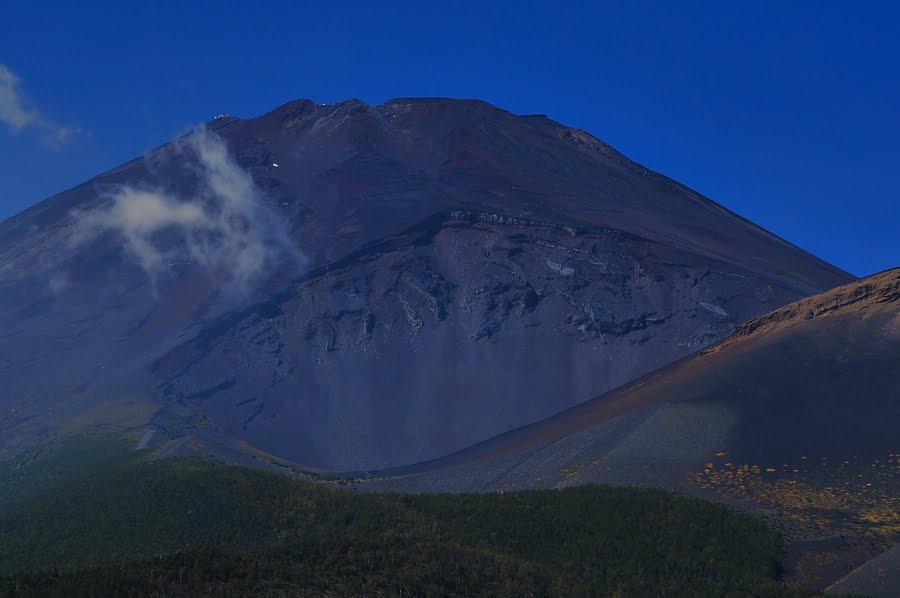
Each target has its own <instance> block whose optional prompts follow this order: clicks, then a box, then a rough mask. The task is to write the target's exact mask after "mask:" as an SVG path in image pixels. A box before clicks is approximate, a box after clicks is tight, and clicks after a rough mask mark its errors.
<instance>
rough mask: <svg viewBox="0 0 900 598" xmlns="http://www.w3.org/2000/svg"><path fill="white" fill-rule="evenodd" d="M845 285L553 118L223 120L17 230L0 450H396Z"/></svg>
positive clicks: (372, 113) (360, 109)
mask: <svg viewBox="0 0 900 598" xmlns="http://www.w3.org/2000/svg"><path fill="white" fill-rule="evenodd" d="M850 280H852V277H851V276H850V275H848V274H846V273H845V272H842V271H841V270H839V269H837V268H835V267H833V266H830V265H829V264H827V263H825V262H823V261H821V260H819V259H817V258H815V257H813V256H811V255H809V254H808V253H806V252H804V251H802V250H800V249H798V248H797V247H795V246H793V245H791V244H790V243H787V242H786V241H784V240H782V239H780V238H778V237H776V236H775V235H773V234H771V233H769V232H767V231H765V230H763V229H761V228H760V227H758V226H756V225H754V224H753V223H751V222H748V221H747V220H745V219H743V218H741V217H740V216H738V215H736V214H734V213H732V212H730V211H728V210H726V209H725V208H723V207H722V206H720V205H718V204H716V203H714V202H713V201H710V200H709V199H707V198H705V197H703V196H701V195H699V194H698V193H696V192H694V191H692V190H690V189H688V188H686V187H684V186H683V185H680V184H679V183H677V182H675V181H672V180H670V179H668V178H666V177H664V176H662V175H660V174H657V173H654V172H651V171H649V170H647V169H646V168H644V167H642V166H640V165H639V164H636V163H634V162H632V161H631V160H629V159H627V158H626V157H624V156H623V155H622V154H620V153H618V152H617V151H615V150H614V149H613V148H611V147H610V146H609V145H607V144H605V143H603V142H602V141H600V140H598V139H596V138H595V137H593V136H592V135H590V134H588V133H586V132H584V131H581V130H578V129H572V128H569V127H566V126H564V125H561V124H559V123H557V122H555V121H553V120H551V119H549V118H548V117H546V116H543V115H528V116H517V115H514V114H511V113H509V112H507V111H505V110H502V109H499V108H496V107H494V106H491V105H490V104H487V103H485V102H481V101H474V100H449V99H396V100H391V101H388V102H386V103H384V104H382V105H378V106H369V105H366V104H364V103H363V102H360V101H358V100H350V101H346V102H342V103H338V104H329V105H319V104H315V103H314V102H311V101H308V100H299V101H294V102H290V103H288V104H286V105H284V106H281V107H280V108H278V109H276V110H274V111H272V112H270V113H269V114H266V115H264V116H261V117H259V118H253V119H247V120H241V119H238V118H234V117H231V116H227V115H222V116H220V117H217V118H216V119H214V120H213V121H211V122H210V123H209V124H208V125H207V126H206V127H205V128H204V129H203V130H201V131H198V132H194V133H191V134H189V135H186V136H185V137H183V138H180V139H177V140H175V141H173V142H172V143H170V144H167V145H166V146H163V147H161V148H158V149H157V150H154V151H153V152H150V153H149V154H147V155H146V156H144V157H142V158H139V159H136V160H133V161H131V162H129V163H127V164H124V165H123V166H120V167H119V168H116V169H114V170H112V171H110V172H108V173H105V174H103V175H101V176H98V177H97V178H95V179H92V180H90V181H88V182H86V183H84V184H82V185H80V186H78V187H75V188H73V189H71V190H69V191H66V192H64V193H62V194H60V195H57V196H55V197H52V198H50V199H48V200H46V201H44V202H42V203H40V204H38V205H36V206H35V207H33V208H31V209H29V210H26V211H25V212H23V213H21V214H19V215H18V216H15V217H13V218H11V219H9V220H7V221H5V222H3V223H0V384H2V386H3V388H4V394H3V397H2V398H0V402H2V407H3V409H2V415H0V435H2V438H3V442H2V443H0V446H3V447H4V450H3V451H2V452H3V453H4V454H10V453H15V452H16V451H19V450H21V449H22V448H23V447H26V446H29V445H30V444H34V443H35V442H38V441H40V440H41V439H45V438H48V437H51V436H54V435H58V434H64V433H70V432H74V431H78V430H84V429H90V428H92V427H96V426H98V425H115V426H124V427H140V426H143V428H142V429H144V430H146V431H147V434H148V437H149V436H155V438H156V439H157V440H158V441H162V440H165V439H168V440H169V441H171V442H173V443H176V444H177V443H180V444H182V445H183V444H185V443H189V442H190V441H191V440H194V441H195V443H196V442H198V441H199V439H204V440H203V441H204V442H212V443H213V444H215V442H219V441H221V442H222V443H224V444H228V445H229V446H232V447H244V448H246V447H247V446H251V447H254V448H255V449H256V450H260V451H264V452H266V453H269V454H271V455H275V456H277V457H280V458H284V459H287V460H289V461H292V462H295V463H300V464H303V465H307V466H312V467H318V468H326V469H373V468H383V467H391V466H400V465H405V464H409V463H414V462H418V461H423V460H426V459H431V458H435V457H440V456H442V455H446V454H448V453H451V452H453V451H456V450H459V449H462V448H463V447H465V446H468V445H471V444H473V443H476V442H479V441H482V440H485V439H487V438H490V437H492V436H495V435H497V434H500V433H503V432H506V431H508V430H511V429H513V428H517V427H519V426H523V425H526V424H529V423H532V422H534V421H537V420H540V419H543V418H546V417H548V416H550V415H552V414H554V413H558V412H560V411H563V410H565V409H566V408H569V407H572V406H574V405H577V404H579V403H581V402H583V401H585V400H587V399H590V398H591V397H594V396H597V395H598V394H601V393H604V392H606V391H609V390H612V389H614V388H616V387H619V386H621V385H623V384H626V383H628V382H630V381H632V380H634V379H636V378H638V377H640V376H642V375H644V374H647V373H649V372H652V371H654V370H656V369H658V368H660V367H662V366H665V365H667V364H669V363H672V362H674V361H676V360H678V359H680V358H683V357H685V356H686V355H688V354H690V353H692V352H694V351H697V350H699V349H701V348H703V347H705V346H707V345H709V344H710V343H712V342H714V341H717V340H719V339H722V338H724V337H726V336H727V335H729V334H731V333H732V332H734V331H735V329H736V327H739V326H740V325H741V324H742V323H743V322H745V321H747V320H748V319H751V318H753V317H756V316H759V315H761V314H764V313H767V312H770V311H772V310H773V309H776V308H778V307H780V306H782V305H785V304H787V303H789V302H791V301H795V300H797V299H800V298H802V297H806V296H809V295H812V294H815V293H818V292H821V291H824V290H827V289H830V288H833V287H835V286H836V285H840V284H843V283H846V282H848V281H850ZM723 417H725V416H724V415H723ZM723 425H724V424H723ZM775 429H777V428H773V430H775ZM767 433H769V432H767ZM771 433H772V434H774V432H771ZM210 439H218V440H215V441H213V440H210ZM224 444H223V446H224ZM704 446H705V445H704ZM741 446H745V445H741ZM747 446H749V445H747ZM244 448H241V449H240V450H244ZM210 450H213V449H210ZM215 450H218V449H215ZM215 450H213V452H215ZM748 450H749V449H748Z"/></svg>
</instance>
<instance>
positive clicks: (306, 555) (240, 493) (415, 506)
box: [0, 439, 817, 596]
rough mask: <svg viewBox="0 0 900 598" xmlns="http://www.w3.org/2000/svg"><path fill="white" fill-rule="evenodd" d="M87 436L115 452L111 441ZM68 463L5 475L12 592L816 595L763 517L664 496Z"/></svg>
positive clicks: (170, 464)
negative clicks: (430, 490) (364, 487)
mask: <svg viewBox="0 0 900 598" xmlns="http://www.w3.org/2000/svg"><path fill="white" fill-rule="evenodd" d="M83 442H88V443H91V442H95V443H100V444H98V445H97V446H100V447H101V448H100V449H97V450H98V451H99V452H101V453H102V454H104V455H107V456H108V454H109V452H108V450H107V449H108V448H109V447H107V449H103V448H102V446H103V445H102V443H103V442H104V440H103V439H94V440H86V441H83ZM95 448H96V447H95ZM119 448H120V447H119ZM60 450H65V447H62V448H61V449H60ZM79 451H80V452H79V454H82V455H83V454H86V453H88V454H89V453H90V451H89V450H86V449H84V447H81V448H80V449H79ZM54 458H56V459H64V457H62V456H56V457H54V456H53V455H50V456H47V457H45V458H44V459H42V460H41V459H39V460H37V461H35V463H33V464H31V465H30V466H26V467H23V468H19V469H18V470H17V473H16V474H15V476H13V477H12V478H11V477H9V475H6V477H4V475H0V481H2V482H3V483H9V482H10V480H16V481H18V482H19V483H21V484H23V487H28V488H29V492H28V493H27V498H25V497H24V495H21V494H20V498H19V499H17V500H12V501H9V502H6V503H5V504H4V505H3V508H2V512H0V576H2V579H0V592H3V593H6V594H14V595H22V596H27V595H41V596H44V595H49V596H54V595H55V596H81V595H85V596H90V595H94V596H107V595H134V596H138V595H141V596H145V595H160V596H163V595H165V596H194V595H210V594H212V595H247V594H253V595H263V596H266V595H269V596H281V595H292V596H293V595H310V596H312V595H316V596H348V595H363V596H381V595H385V596H387V595H401V594H402V595H409V596H444V595H461V596H529V595H530V596H596V595H611V596H616V595H619V596H644V595H650V596H657V595H663V596H672V595H677V596H709V595H716V596H811V595H817V593H816V592H813V591H806V590H801V589H797V588H792V587H789V586H787V585H785V584H782V583H780V582H778V581H777V576H778V573H779V568H778V559H779V539H778V537H777V535H776V533H775V532H774V531H772V530H771V529H770V528H768V527H767V526H766V525H764V524H763V523H762V522H760V521H759V520H757V519H755V518H753V517H750V516H747V515H744V514H740V513H736V512H733V511H731V510H728V509H725V508H723V507H720V506H717V505H713V504H711V503H707V502H704V501H700V500H695V499H688V498H684V497H680V496H676V495H673V494H670V493H667V492H662V491H654V490H637V489H624V488H609V487H599V486H586V487H580V488H570V489H565V490H560V491H531V492H522V493H507V494H486V495H398V494H356V493H353V492H349V491H340V490H335V489H333V488H330V487H325V486H322V485H318V484H314V483H311V482H306V481H297V480H291V479H289V478H287V477H284V476H277V475H272V474H267V473H263V472H259V471H255V470H249V469H243V468H236V467H227V466H224V465H218V464H214V463H211V462H206V461H201V460H166V461H161V462H156V463H145V462H143V461H142V460H140V459H136V458H135V455H134V454H133V453H132V454H123V457H122V458H121V459H120V460H118V461H116V460H110V459H109V458H106V459H105V460H104V461H103V464H102V466H100V467H89V466H86V465H85V466H83V469H82V471H83V474H82V475H80V476H73V475H72V474H71V472H69V473H68V474H67V475H66V476H65V478H64V482H60V481H59V480H60V476H59V475H48V473H47V472H48V471H50V472H53V471H56V470H58V468H55V466H54V465H53V463H54V461H53V459H54ZM34 472H37V473H34ZM8 473H9V472H7V474H8ZM32 473H34V475H37V476H38V477H40V478H43V479H49V480H50V483H46V484H44V487H45V490H43V491H42V490H40V488H41V487H42V486H41V484H40V483H37V482H34V481H33V480H29V476H31V475H32ZM14 494H15V492H10V493H7V494H5V495H6V496H12V495H14Z"/></svg>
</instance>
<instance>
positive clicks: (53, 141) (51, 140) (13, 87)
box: [0, 64, 81, 148]
mask: <svg viewBox="0 0 900 598" xmlns="http://www.w3.org/2000/svg"><path fill="white" fill-rule="evenodd" d="M21 83H22V80H21V79H19V77H18V76H17V75H16V74H15V73H14V72H12V70H11V69H10V68H9V67H7V66H6V65H3V64H0V122H3V123H5V124H6V126H7V127H9V129H10V130H11V131H12V132H13V134H17V133H19V132H21V131H22V130H23V129H25V128H28V127H34V128H37V129H41V130H43V131H44V133H45V134H44V135H43V137H42V141H43V143H44V144H45V145H48V146H50V147H54V148H56V147H59V146H61V145H62V144H64V143H65V142H66V141H68V140H69V138H70V137H71V136H72V135H74V134H76V133H79V132H80V131H81V129H79V128H77V127H63V126H60V125H57V124H55V123H53V122H52V121H50V120H48V119H47V118H46V117H44V115H43V114H41V112H40V111H39V110H38V109H37V108H35V107H34V106H31V105H29V102H28V100H27V98H26V97H25V94H24V93H23V92H22V88H21Z"/></svg>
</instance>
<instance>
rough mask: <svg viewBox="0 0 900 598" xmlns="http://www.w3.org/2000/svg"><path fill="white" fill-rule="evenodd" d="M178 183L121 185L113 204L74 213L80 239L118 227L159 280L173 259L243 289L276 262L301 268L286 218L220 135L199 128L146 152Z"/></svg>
mask: <svg viewBox="0 0 900 598" xmlns="http://www.w3.org/2000/svg"><path fill="white" fill-rule="evenodd" d="M146 160H147V163H148V164H149V165H151V167H154V166H153V165H154V164H155V165H156V166H155V167H156V168H159V169H160V170H161V171H162V172H163V173H164V175H165V178H166V179H168V180H169V181H171V180H172V179H173V177H174V178H176V179H177V178H179V175H177V174H176V173H177V172H182V173H189V174H190V175H191V176H190V179H192V180H191V181H190V182H187V180H186V179H182V183H181V184H179V185H176V186H175V187H174V188H173V187H171V186H170V187H167V188H163V187H158V186H152V185H144V186H135V185H126V186H119V187H116V188H114V189H113V190H111V191H110V192H108V193H106V198H107V201H108V203H107V204H106V206H105V207H103V208H100V209H97V210H94V211H92V212H83V213H80V214H76V217H77V218H78V221H79V226H78V229H77V231H78V232H77V234H76V237H75V242H76V243H82V242H84V241H86V240H88V239H91V238H95V237H96V236H97V235H99V234H102V233H104V232H113V233H115V234H117V235H118V236H119V237H120V238H121V240H122V242H123V247H124V249H125V250H126V251H127V253H128V254H129V255H130V256H131V257H132V258H134V259H135V261H136V262H137V263H138V264H139V265H140V266H141V268H143V269H144V271H145V272H146V273H147V274H148V275H149V276H150V277H151V278H152V279H154V280H156V279H157V277H158V276H160V275H162V274H164V272H165V271H166V270H167V268H169V267H170V265H171V264H172V263H182V264H183V263H185V262H186V261H189V262H190V264H191V266H192V267H196V268H201V269H203V270H205V271H206V272H208V273H210V274H211V275H213V276H215V277H216V278H217V279H220V280H222V281H223V282H222V287H223V288H224V289H225V290H227V291H229V292H231V293H233V294H235V293H236V294H238V295H246V294H248V293H249V292H250V291H251V290H252V289H253V287H254V286H255V285H256V284H257V283H259V282H261V281H262V280H264V279H265V277H266V276H268V275H271V274H272V273H273V272H274V271H275V270H276V269H277V268H279V267H284V266H289V267H293V268H299V267H300V266H301V265H303V263H304V261H305V259H304V257H303V256H302V254H301V253H300V251H299V250H298V249H297V247H296V245H295V244H294V242H293V240H292V239H291V237H290V235H289V232H288V228H287V226H286V224H285V222H284V220H283V219H281V218H280V217H278V215H277V214H275V213H274V212H273V211H272V210H271V208H269V206H268V205H267V203H266V202H265V198H264V196H263V194H262V192H261V191H260V190H259V189H258V188H257V187H256V185H255V184H254V183H253V179H252V178H251V177H250V175H249V174H248V173H247V172H246V171H244V170H242V169H241V168H240V167H239V166H238V165H237V163H236V162H235V161H234V160H233V158H232V157H231V155H230V154H229V153H228V149H227V147H226V146H225V143H224V142H223V141H222V139H221V137H219V136H218V135H216V134H215V133H211V132H209V131H208V130H206V129H204V128H201V129H197V130H195V131H193V132H192V133H190V134H188V135H187V136H185V137H183V138H181V139H179V140H177V141H175V142H173V143H172V144H169V145H168V146H164V147H163V148H162V149H161V150H158V151H157V152H156V153H155V154H154V155H150V156H148V157H147V158H146Z"/></svg>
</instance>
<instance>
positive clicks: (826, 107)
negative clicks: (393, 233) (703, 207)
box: [0, 0, 900, 275]
mask: <svg viewBox="0 0 900 598" xmlns="http://www.w3.org/2000/svg"><path fill="white" fill-rule="evenodd" d="M76 4H77V3H72V2H66V3H62V2H59V3H55V2H17V3H6V5H5V6H4V7H3V9H2V16H3V18H2V24H0V65H5V67H6V70H5V71H4V70H3V69H2V67H0V219H3V218H7V217H9V216H11V215H13V214H14V213H16V212H18V211H21V210H22V209H24V208H26V207H28V206H29V205H32V204H33V203H35V202H37V201H39V200H41V199H43V198H45V197H48V196H50V195H52V194H54V193H56V192H59V191H62V190H64V189H66V188H68V187H70V186H72V185H74V184H77V183H79V182H81V181H83V180H85V179H87V178H90V177H91V176H93V175H95V174H98V173H99V172H101V171H104V170H107V169H109V168H111V167H113V166H115V165H117V164H120V163H122V162H124V161H126V160H128V159H130V158H132V157H134V156H136V155H139V154H141V153H142V152H144V151H146V150H148V149H150V148H152V147H154V146H156V145H159V144H161V143H163V142H165V141H166V140H168V139H170V138H171V137H172V136H174V135H176V134H178V133H180V132H183V131H184V130H185V129H186V128H187V127H189V126H190V125H192V124H196V123H199V122H202V121H206V120H209V119H210V118H211V117H213V116H215V115H216V114H218V113H220V112H228V113H231V114H234V115H236V116H241V117H251V116H255V115H258V114H261V113H264V112H267V111H269V110H270V109H272V108H274V107H275V106H277V105H279V104H282V103H284V102H286V101H288V100H291V99H295V98H298V97H308V98H311V99H314V100H315V101H317V102H332V101H338V100H343V99H347V98H350V97H357V98H360V99H362V100H364V101H366V102H369V103H380V102H382V101H384V100H386V99H388V98H391V97H398V96H451V97H474V98H482V99H485V100H487V101H489V102H492V103H494V104H497V105H499V106H501V107H503V108H506V109H509V110H511V111H513V112H517V113H535V112H539V113H546V114H549V115H550V116H551V117H552V118H554V119H556V120H558V121H560V122H563V123H565V124H567V125H570V126H577V127H580V128H584V129H587V130H589V131H590V132H592V133H593V134H595V135H596V136H598V137H600V138H601V139H603V140H605V141H607V142H608V143H610V144H612V145H613V146H615V147H616V148H618V149H619V150H620V151H622V152H624V153H625V154H627V155H628V156H629V157H631V158H633V159H635V160H637V161H638V162H641V163H642V164H644V165H646V166H648V167H649V168H652V169H654V170H658V171H660V172H662V173H664V174H666V175H668V176H671V177H673V178H675V179H678V180H679V181H682V182H683V183H685V184H687V185H689V186H691V187H693V188H694V189H696V190H698V191H700V192H701V193H704V194H705V195H707V196H709V197H711V198H712V199H714V200H716V201H718V202H720V203H722V204H724V205H726V206H727V207H729V208H731V209H732V210H735V211H737V212H738V213H740V214H742V215H744V216H746V217H747V218H750V219H751V220H754V221H756V222H757V223H759V224H761V225H763V226H765V227H766V228H768V229H770V230H772V231H773V232H775V233H777V234H779V235H781V236H783V237H785V238H786V239H788V240H790V241H792V242H794V243H796V244H797V245H800V246H801V247H803V248H805V249H807V250H809V251H811V252H813V253H815V254H817V255H819V256H821V257H822V258H824V259H826V260H828V261H830V262H832V263H834V264H836V265H838V266H840V267H842V268H844V269H846V270H848V271H850V272H852V273H854V274H857V275H865V274H869V273H872V272H875V271H878V270H882V269H885V268H888V267H892V266H897V265H900V196H898V195H900V194H898V191H897V177H898V174H900V35H898V33H897V32H898V31H900V2H897V1H889V2H859V3H850V2H826V1H817V2H791V3H785V2H745V3H741V2H718V1H711V2H686V1H679V2H661V1H660V2H617V3H615V4H613V3H604V2H583V3H574V2H572V3H569V2H547V3H530V2H521V1H518V2H493V3H490V7H487V8H486V7H484V6H482V5H481V4H482V3H479V2H471V3H469V2H459V1H455V2H446V3H437V2H421V1H420V2H414V3H400V2H385V3H375V2H350V1H346V0H345V1H342V2H315V3H304V2H285V3H281V2H258V3H244V4H238V3H229V2H215V3H212V2H209V3H200V2H196V3H195V2H184V1H180V2H171V3H167V2H153V3H150V2H147V3H140V4H142V5H143V7H140V8H135V7H126V6H124V5H126V4H129V5H130V4H135V5H136V4H138V3H122V2H109V3H102V2H94V3H91V4H92V5H93V6H92V7H89V8H84V7H80V6H76ZM622 5H627V6H622ZM151 7H152V8H151ZM22 102H27V104H25V103H22ZM4 121H5V122H4ZM74 129H80V131H78V132H75V133H71V131H72V130H74ZM60 131H62V136H63V137H66V134H67V133H71V134H70V135H68V138H67V139H66V140H65V141H64V142H62V143H60V141H59V139H58V137H59V136H60Z"/></svg>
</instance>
